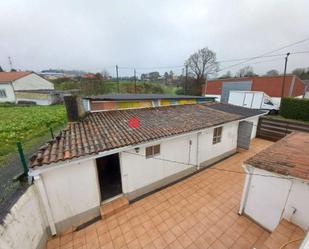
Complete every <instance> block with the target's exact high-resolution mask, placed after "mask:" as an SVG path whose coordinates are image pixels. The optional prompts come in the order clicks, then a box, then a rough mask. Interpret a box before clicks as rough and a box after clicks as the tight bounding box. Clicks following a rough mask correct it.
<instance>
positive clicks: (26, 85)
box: [13, 73, 55, 91]
mask: <svg viewBox="0 0 309 249" xmlns="http://www.w3.org/2000/svg"><path fill="white" fill-rule="evenodd" d="M13 87H14V89H15V90H16V91H18V90H52V89H55V87H54V84H53V83H51V82H49V81H47V80H45V79H44V78H42V77H40V76H39V75H37V74H34V73H32V74H29V75H27V76H25V77H22V78H20V79H18V80H15V81H14V82H13Z"/></svg>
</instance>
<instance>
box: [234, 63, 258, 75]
mask: <svg viewBox="0 0 309 249" xmlns="http://www.w3.org/2000/svg"><path fill="white" fill-rule="evenodd" d="M251 76H256V74H255V73H254V71H253V68H252V67H251V66H246V67H243V68H241V69H239V71H238V72H237V73H236V77H251Z"/></svg>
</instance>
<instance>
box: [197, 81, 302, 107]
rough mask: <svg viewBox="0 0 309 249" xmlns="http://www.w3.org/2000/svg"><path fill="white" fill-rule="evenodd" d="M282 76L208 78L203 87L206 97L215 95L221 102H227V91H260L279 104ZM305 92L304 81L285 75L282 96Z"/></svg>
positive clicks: (296, 95)
mask: <svg viewBox="0 0 309 249" xmlns="http://www.w3.org/2000/svg"><path fill="white" fill-rule="evenodd" d="M282 84H283V76H281V75H280V76H254V77H242V78H228V79H216V80H208V81H207V83H206V86H204V87H203V93H204V95H205V96H207V97H216V98H217V100H219V101H221V102H225V103H227V102H228V98H229V91H232V90H239V91H260V92H264V93H266V94H267V95H269V96H270V97H271V98H272V101H273V102H274V103H275V104H277V105H279V104H280V100H281V92H282ZM304 93H305V83H304V82H303V81H302V80H301V79H299V78H298V77H297V76H296V75H287V76H286V79H285V86H284V96H293V97H302V96H303V95H304Z"/></svg>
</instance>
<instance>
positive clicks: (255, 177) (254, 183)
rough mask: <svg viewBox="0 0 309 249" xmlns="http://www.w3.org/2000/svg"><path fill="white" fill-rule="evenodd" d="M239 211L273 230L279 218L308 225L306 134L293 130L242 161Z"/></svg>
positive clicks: (308, 147)
mask: <svg viewBox="0 0 309 249" xmlns="http://www.w3.org/2000/svg"><path fill="white" fill-rule="evenodd" d="M244 168H245V171H246V173H247V175H246V180H245V185H244V190H243V196H242V201H241V207H240V213H241V214H242V213H244V214H245V215H247V216H249V217H251V218H252V219H254V220H255V221H256V222H257V223H259V224H260V225H262V226H263V227H264V228H266V229H268V230H269V231H273V230H274V229H275V228H276V227H277V225H278V224H279V222H280V220H281V219H286V220H288V221H290V222H292V223H294V224H295V225H298V226H299V227H301V228H303V229H304V230H308V228H309V212H308V210H309V133H303V132H296V133H292V134H290V135H288V136H286V137H285V138H283V139H281V140H279V141H278V142H276V143H274V144H273V145H271V146H270V147H268V148H266V149H265V150H263V151H261V152H260V153H258V154H256V155H255V156H253V157H251V158H250V159H248V160H247V161H245V163H244Z"/></svg>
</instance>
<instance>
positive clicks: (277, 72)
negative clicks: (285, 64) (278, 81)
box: [266, 69, 279, 76]
mask: <svg viewBox="0 0 309 249" xmlns="http://www.w3.org/2000/svg"><path fill="white" fill-rule="evenodd" d="M266 75H267V76H277V75H279V71H278V70H277V69H272V70H269V71H268V72H267V73H266Z"/></svg>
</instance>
